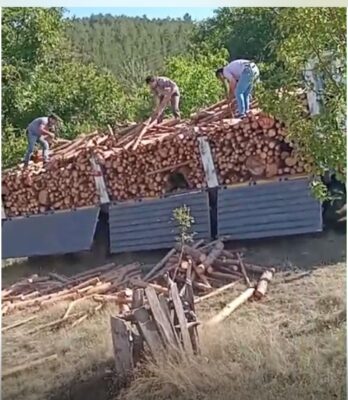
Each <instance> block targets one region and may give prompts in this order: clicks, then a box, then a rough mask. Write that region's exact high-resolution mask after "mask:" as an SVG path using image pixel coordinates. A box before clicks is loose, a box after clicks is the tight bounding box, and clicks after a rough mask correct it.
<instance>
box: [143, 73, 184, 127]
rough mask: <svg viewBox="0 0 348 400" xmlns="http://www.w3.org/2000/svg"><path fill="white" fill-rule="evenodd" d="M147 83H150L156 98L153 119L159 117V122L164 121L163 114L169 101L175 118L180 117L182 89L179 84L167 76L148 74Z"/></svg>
mask: <svg viewBox="0 0 348 400" xmlns="http://www.w3.org/2000/svg"><path fill="white" fill-rule="evenodd" d="M145 81H146V83H147V84H148V85H149V87H150V89H151V91H152V92H153V94H154V96H155V100H156V109H155V111H154V113H153V119H154V118H156V117H157V122H158V123H161V122H162V121H163V114H164V110H165V108H166V106H167V105H168V103H169V102H170V103H171V109H172V112H173V114H174V117H175V118H178V119H179V118H180V110H179V102H180V91H179V88H178V85H177V84H176V83H175V82H174V81H172V80H171V79H169V78H166V77H165V76H148V77H147V78H146V80H145Z"/></svg>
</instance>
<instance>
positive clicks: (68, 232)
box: [2, 207, 100, 259]
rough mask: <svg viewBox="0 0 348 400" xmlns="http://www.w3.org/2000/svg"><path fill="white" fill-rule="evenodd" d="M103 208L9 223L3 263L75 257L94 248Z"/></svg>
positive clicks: (4, 226)
mask: <svg viewBox="0 0 348 400" xmlns="http://www.w3.org/2000/svg"><path fill="white" fill-rule="evenodd" d="M99 211H100V210H99V207H86V208H80V209H77V210H73V211H71V210H69V211H59V212H55V213H51V214H44V215H33V216H29V217H18V218H12V219H7V220H5V221H3V222H2V259H7V258H17V257H18V258H19V257H33V256H43V255H53V254H65V253H73V252H78V251H82V250H88V249H90V247H91V244H92V241H93V236H94V232H95V229H96V225H97V221H98V216H99Z"/></svg>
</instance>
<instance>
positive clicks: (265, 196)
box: [217, 179, 322, 240]
mask: <svg viewBox="0 0 348 400" xmlns="http://www.w3.org/2000/svg"><path fill="white" fill-rule="evenodd" d="M217 215H218V218H217V223H218V236H219V237H221V236H228V237H230V238H231V239H235V240H239V239H256V238H263V237H272V236H285V235H294V234H303V233H312V232H320V231H321V230H322V210H321V204H320V202H319V201H317V200H316V199H314V198H313V197H312V195H311V192H310V188H309V182H308V180H307V179H294V180H288V181H278V182H269V183H262V184H256V185H254V186H244V187H236V188H233V187H230V188H222V189H220V190H219V191H218V213H217Z"/></svg>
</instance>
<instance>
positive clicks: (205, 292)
mask: <svg viewBox="0 0 348 400" xmlns="http://www.w3.org/2000/svg"><path fill="white" fill-rule="evenodd" d="M274 272H275V270H274V269H273V268H264V267H260V266H256V265H252V264H248V263H245V262H243V260H242V253H241V251H240V250H239V251H227V250H224V244H223V243H222V242H221V241H215V242H211V243H208V244H205V245H204V243H203V241H202V240H201V241H199V242H197V243H195V244H193V245H192V246H188V245H183V246H177V247H176V248H174V249H172V250H171V251H170V252H169V253H168V254H167V255H166V256H165V257H164V258H163V259H162V260H161V261H160V262H159V263H158V264H156V265H155V266H154V267H153V268H152V269H151V271H149V272H148V273H147V275H146V276H145V277H144V278H143V281H142V282H137V281H136V280H135V281H133V282H132V283H133V284H134V285H135V286H143V287H144V289H134V290H133V299H132V303H131V305H126V306H125V307H126V308H127V309H123V312H122V313H120V314H119V315H118V316H116V317H111V332H112V339H113V344H114V355H115V368H116V372H117V376H118V379H119V383H121V384H125V383H127V381H128V380H129V379H130V378H131V377H132V371H133V369H134V367H135V366H136V364H137V363H138V362H139V361H141V360H142V359H143V355H144V354H145V353H146V351H145V350H147V354H151V356H152V357H153V358H154V359H155V361H156V360H158V359H159V358H161V357H164V356H165V354H166V353H165V351H166V352H168V351H170V352H172V353H173V354H175V355H176V356H179V357H185V356H191V355H194V354H198V353H200V349H199V336H198V327H199V325H201V324H203V325H204V326H215V325H216V324H218V323H220V322H222V321H223V320H225V319H226V318H227V317H228V316H229V315H230V314H231V313H232V312H233V311H235V310H236V309H237V308H238V307H239V306H241V305H242V304H243V303H245V302H246V301H247V300H249V299H251V298H253V299H255V300H259V299H261V298H262V297H263V296H264V295H265V294H266V291H267V288H268V284H269V282H270V281H271V280H272V278H273V275H274ZM249 275H250V277H249ZM243 281H245V284H246V290H245V291H243V292H242V293H241V294H240V295H239V296H237V297H236V298H235V299H234V300H233V301H232V302H230V303H228V304H227V305H226V306H225V307H224V308H223V309H222V310H221V311H220V312H218V313H216V314H215V315H214V316H213V317H212V318H211V319H209V320H207V321H205V322H202V321H199V320H198V318H197V314H196V309H195V307H196V304H197V303H201V302H203V301H206V300H208V299H210V298H212V297H214V296H217V295H219V294H221V293H223V292H225V291H228V290H231V289H232V288H233V286H235V285H236V284H237V283H243ZM149 282H152V283H149Z"/></svg>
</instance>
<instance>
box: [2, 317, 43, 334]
mask: <svg viewBox="0 0 348 400" xmlns="http://www.w3.org/2000/svg"><path fill="white" fill-rule="evenodd" d="M36 318H37V315H33V316H31V317H29V318H26V319H23V320H21V321H17V322H15V323H13V324H11V325H7V326H4V327H3V328H2V329H1V332H6V331H9V330H10V329H13V328H17V327H18V326H22V325H24V324H26V323H28V322H30V321H32V320H34V319H36Z"/></svg>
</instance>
